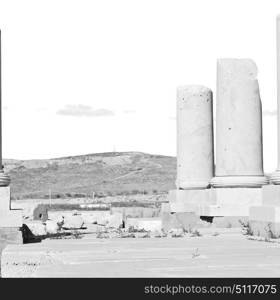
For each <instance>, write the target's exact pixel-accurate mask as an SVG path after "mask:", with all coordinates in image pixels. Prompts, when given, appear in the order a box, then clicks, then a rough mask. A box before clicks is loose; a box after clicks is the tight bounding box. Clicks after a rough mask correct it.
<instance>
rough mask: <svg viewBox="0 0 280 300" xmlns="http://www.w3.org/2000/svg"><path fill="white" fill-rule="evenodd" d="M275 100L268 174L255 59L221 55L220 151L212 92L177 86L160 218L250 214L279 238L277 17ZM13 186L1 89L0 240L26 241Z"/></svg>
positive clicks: (262, 231)
mask: <svg viewBox="0 0 280 300" xmlns="http://www.w3.org/2000/svg"><path fill="white" fill-rule="evenodd" d="M0 34H1V32H0ZM0 43H1V36H0ZM0 49H1V44H0ZM0 62H1V53H0ZM0 70H1V65H0ZM0 75H1V71H0ZM0 79H1V76H0ZM0 82H1V80H0ZM277 102H278V167H277V170H276V171H275V173H273V174H272V175H271V176H269V177H268V176H265V175H264V172H263V141H262V105H261V98H260V94H259V86H258V80H257V67H256V64H255V63H254V61H252V60H251V59H230V58H227V59H219V60H218V63H217V96H216V135H215V144H216V145H215V153H214V131H213V127H214V126H213V125H214V122H213V93H212V91H211V90H210V89H209V88H207V87H204V86H198V85H191V86H182V87H179V88H178V89H177V180H176V189H175V190H172V191H170V192H169V195H168V200H169V202H168V205H163V206H162V216H163V217H162V219H163V223H164V222H165V221H167V222H165V223H172V222H171V221H170V219H168V218H169V217H170V216H171V215H178V216H179V217H178V219H181V220H182V219H184V221H185V222H188V219H190V220H191V221H190V222H194V221H193V220H194V219H195V218H196V219H195V220H197V219H199V218H201V219H206V220H213V219H214V218H216V219H217V218H227V217H228V218H235V219H236V220H240V219H243V220H244V219H246V220H247V221H248V224H249V225H248V226H250V230H251V231H252V233H253V234H255V235H266V234H267V232H268V231H269V232H270V234H271V236H272V237H279V236H280V16H278V17H277ZM214 154H215V155H214ZM214 156H215V164H214ZM9 184H10V178H9V176H8V175H6V174H4V171H3V167H2V140H1V93H0V240H4V241H6V242H8V243H22V234H21V231H20V229H21V227H22V211H21V210H12V209H11V201H10V187H9ZM166 216H167V219H166ZM194 217H195V218H194ZM170 226H172V225H170Z"/></svg>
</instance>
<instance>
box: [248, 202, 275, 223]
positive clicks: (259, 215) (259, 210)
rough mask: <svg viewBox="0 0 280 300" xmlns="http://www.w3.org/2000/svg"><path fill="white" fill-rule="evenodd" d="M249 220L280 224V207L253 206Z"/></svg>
mask: <svg viewBox="0 0 280 300" xmlns="http://www.w3.org/2000/svg"><path fill="white" fill-rule="evenodd" d="M249 220H250V221H262V222H270V223H280V206H264V205H262V206H251V207H250V214H249Z"/></svg>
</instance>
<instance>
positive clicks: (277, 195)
mask: <svg viewBox="0 0 280 300" xmlns="http://www.w3.org/2000/svg"><path fill="white" fill-rule="evenodd" d="M262 203H263V205H265V206H266V205H272V206H280V186H279V185H274V184H269V185H266V186H263V188H262Z"/></svg>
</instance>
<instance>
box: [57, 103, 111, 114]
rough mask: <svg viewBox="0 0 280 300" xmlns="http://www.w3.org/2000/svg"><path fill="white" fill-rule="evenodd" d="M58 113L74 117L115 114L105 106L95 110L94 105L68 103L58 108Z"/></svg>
mask: <svg viewBox="0 0 280 300" xmlns="http://www.w3.org/2000/svg"><path fill="white" fill-rule="evenodd" d="M56 114H58V115H63V116H74V117H109V116H114V115H115V113H114V112H113V111H111V110H108V109H105V108H100V109H96V110H93V109H92V107H90V106H88V105H82V104H78V105H66V106H65V107H64V108H62V109H60V110H58V111H57V112H56Z"/></svg>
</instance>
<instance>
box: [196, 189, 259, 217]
mask: <svg viewBox="0 0 280 300" xmlns="http://www.w3.org/2000/svg"><path fill="white" fill-rule="evenodd" d="M209 193H210V197H211V200H210V201H209V202H210V203H211V204H210V205H205V206H201V207H200V213H199V214H200V215H201V216H237V217H239V216H244V217H246V216H247V217H248V216H249V209H250V207H251V206H252V205H261V204H262V189H261V188H219V189H211V190H210V191H209Z"/></svg>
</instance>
